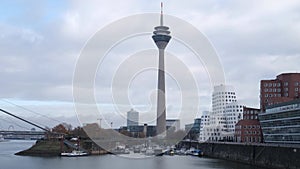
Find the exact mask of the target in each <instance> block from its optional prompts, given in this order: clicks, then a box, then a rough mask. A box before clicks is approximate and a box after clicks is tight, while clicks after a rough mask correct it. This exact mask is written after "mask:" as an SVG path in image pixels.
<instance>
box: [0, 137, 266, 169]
mask: <svg viewBox="0 0 300 169" xmlns="http://www.w3.org/2000/svg"><path fill="white" fill-rule="evenodd" d="M33 144H34V141H8V142H0V169H253V168H255V167H253V166H249V165H244V164H239V163H234V162H229V161H224V160H218V159H210V158H199V157H191V156H162V157H152V158H143V159H130V158H125V157H119V156H114V155H103V156H85V157H29V156H16V155H14V153H16V152H18V151H20V150H24V149H27V148H29V147H31V146H32V145H33ZM256 169H260V168H256Z"/></svg>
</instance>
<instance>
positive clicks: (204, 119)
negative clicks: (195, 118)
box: [199, 111, 211, 142]
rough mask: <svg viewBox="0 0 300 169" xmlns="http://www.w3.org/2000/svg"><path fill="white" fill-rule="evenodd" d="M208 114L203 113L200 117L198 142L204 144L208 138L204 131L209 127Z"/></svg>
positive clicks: (207, 112) (206, 112)
mask: <svg viewBox="0 0 300 169" xmlns="http://www.w3.org/2000/svg"><path fill="white" fill-rule="evenodd" d="M210 114H211V112H209V111H203V112H202V115H201V122H200V133H199V141H201V142H205V141H206V140H207V139H208V138H207V136H206V135H205V132H204V129H205V128H206V127H207V126H209V124H210V122H209V119H210Z"/></svg>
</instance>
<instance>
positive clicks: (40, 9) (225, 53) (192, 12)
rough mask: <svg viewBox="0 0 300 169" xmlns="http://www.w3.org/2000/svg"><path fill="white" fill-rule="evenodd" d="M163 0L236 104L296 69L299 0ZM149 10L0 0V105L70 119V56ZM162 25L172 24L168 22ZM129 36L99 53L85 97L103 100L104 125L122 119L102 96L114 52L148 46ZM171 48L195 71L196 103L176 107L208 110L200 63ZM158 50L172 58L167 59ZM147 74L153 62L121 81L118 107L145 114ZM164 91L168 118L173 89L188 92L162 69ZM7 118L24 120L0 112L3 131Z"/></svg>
mask: <svg viewBox="0 0 300 169" xmlns="http://www.w3.org/2000/svg"><path fill="white" fill-rule="evenodd" d="M163 2H164V13H165V14H167V15H171V16H174V17H178V18H180V19H183V20H185V21H187V22H188V23H190V24H192V25H193V26H195V27H196V28H197V29H198V30H199V31H201V33H203V34H204V35H205V36H206V37H207V39H208V40H209V41H210V42H211V44H212V45H213V46H214V48H215V50H216V52H217V53H218V56H219V59H220V62H221V64H222V66H223V70H224V74H225V78H226V83H227V84H229V85H233V86H234V87H235V89H236V92H237V96H238V100H239V101H240V102H241V103H242V104H245V105H247V106H252V107H259V82H260V80H261V79H271V78H275V77H276V75H278V74H280V73H283V72H300V67H299V63H300V45H299V44H300V2H299V1H297V0H295V1H293V0H286V1H281V0H256V1H239V0H229V1H220V0H219V1H218V0H211V1H197V0H192V1H188V2H186V1H180V0H172V1H163ZM159 10H160V1H156V0H154V1H140V0H126V1H121V0H111V1H79V0H78V1H76V0H74V1H71V0H70V1H66V0H57V1H55V0H54V1H34V0H27V1H21V0H20V1H18V0H17V1H9V0H7V1H2V2H1V6H0V14H1V15H0V30H1V31H0V77H1V78H0V84H1V88H0V96H1V99H0V106H1V107H2V108H4V109H6V110H9V111H12V112H14V113H15V114H17V115H20V116H22V117H26V118H28V119H31V120H32V121H34V122H39V123H40V124H42V125H44V126H45V125H46V126H53V125H55V124H57V123H58V122H62V121H66V122H68V123H72V124H73V125H74V126H76V125H78V124H79V123H78V121H77V115H76V113H75V108H74V104H73V95H72V80H73V73H74V70H75V65H76V62H77V59H78V57H79V55H80V51H81V50H82V48H83V47H84V45H85V44H86V43H87V41H88V40H89V39H90V38H91V37H92V36H93V35H94V34H95V33H96V32H97V31H99V30H101V28H103V27H105V26H107V25H109V24H111V23H113V22H114V21H116V20H118V19H121V18H123V17H126V16H131V15H134V14H143V13H159ZM143 22H145V23H141V24H147V21H143ZM157 24H158V18H157ZM165 24H166V25H168V20H165ZM128 26H130V25H128ZM154 26H157V25H152V26H150V29H149V30H150V31H152V30H153V27H154ZM170 30H171V32H172V27H171V28H170ZM136 42H140V41H138V39H137V40H134V39H132V40H131V41H130V40H129V41H127V42H126V43H127V44H126V43H124V44H123V45H120V46H119V47H118V48H116V50H115V51H112V52H111V53H110V55H107V57H108V58H109V59H107V60H106V61H107V63H106V64H105V65H106V66H103V67H101V69H102V70H104V72H106V73H104V74H103V72H102V74H101V71H99V74H97V77H96V79H95V85H96V86H97V89H95V90H96V91H100V92H99V93H98V94H97V93H96V94H95V96H96V97H97V100H98V101H99V103H98V104H101V105H104V109H102V110H103V112H104V115H103V117H104V118H105V119H106V121H107V122H108V123H110V122H111V121H113V122H114V126H119V125H125V124H126V121H125V119H124V118H122V117H120V113H119V114H117V115H116V114H115V111H116V110H115V107H114V105H113V102H111V98H110V97H109V96H110V95H109V94H107V93H109V91H110V84H109V83H108V82H109V80H108V81H106V80H105V79H109V77H111V76H112V72H113V71H115V70H113V69H114V68H115V67H116V66H117V65H120V61H119V60H118V58H119V59H122V58H124V55H125V57H126V56H127V55H128V54H125V53H126V51H125V49H128V48H127V46H129V45H131V46H138V47H139V46H141V47H144V46H143V45H145V46H146V48H147V49H148V46H147V45H153V46H152V49H156V46H155V45H154V43H153V42H152V40H151V38H149V42H145V41H143V40H141V42H143V43H140V44H139V45H135V43H136ZM103 43H105V42H103ZM144 43H145V44H144ZM147 43H149V44H147ZM99 45H101V44H99ZM126 45H127V46H126ZM172 46H173V48H172ZM174 46H176V41H172V42H170V44H169V46H168V48H167V52H168V49H169V55H170V56H171V54H172V55H174V52H176V49H177V50H179V49H180V48H175V47H174ZM177 46H179V45H178V44H177ZM182 50H184V49H182ZM182 53H185V52H183V51H182ZM122 54H123V55H122ZM154 54H155V53H154ZM175 55H176V53H175ZM177 55H179V56H176V57H180V58H181V61H182V62H184V63H185V65H186V66H187V67H188V69H189V71H191V72H192V74H193V75H194V76H195V78H196V81H197V84H198V87H199V86H200V87H199V90H200V91H198V93H197V95H199V97H200V101H201V103H199V105H200V107H199V110H197V112H185V113H191V114H193V116H197V115H195V114H197V113H200V114H201V112H202V111H204V110H210V107H211V92H212V87H211V86H210V85H209V84H206V83H207V82H208V81H209V80H208V76H207V74H205V69H204V67H203V65H201V63H197V62H194V60H193V59H192V57H188V55H189V54H188V53H186V55H183V54H180V52H178V53H177ZM109 56H110V57H109ZM143 56H146V54H145V55H143ZM167 57H168V58H169V60H172V59H170V58H172V57H169V56H167ZM112 58H113V59H112ZM154 58H155V56H154ZM168 58H167V60H168ZM123 60H124V59H123ZM154 61H155V60H154ZM144 62H146V61H145V60H144ZM170 62H171V61H170ZM170 65H172V64H170ZM122 73H126V72H122ZM156 76H157V75H156V72H155V70H149V71H145V73H144V74H143V75H142V76H137V77H136V78H135V79H136V80H135V81H132V84H130V85H133V86H135V87H132V88H131V90H130V91H129V95H130V97H132V98H131V99H130V100H131V103H132V104H133V105H122V106H123V109H122V110H121V111H122V112H123V114H122V113H121V114H122V115H124V114H125V113H126V110H129V109H130V107H134V108H135V109H138V110H139V111H141V113H142V112H143V111H148V112H149V111H152V115H155V112H153V111H154V109H153V107H151V104H155V97H153V90H155V87H156ZM116 83H117V84H118V82H116ZM202 84H203V85H202ZM140 86H143V87H140ZM134 89H136V90H134ZM116 90H117V89H116ZM172 90H173V92H172ZM167 91H169V93H167V97H168V100H167V101H168V103H167V105H168V111H169V112H170V114H168V115H167V116H168V117H169V118H177V114H176V113H178V109H176V105H178V104H180V99H178V98H179V97H180V96H181V95H180V93H178V91H180V92H182V93H185V92H186V93H188V92H190V91H184V90H181V89H180V88H179V87H178V85H177V84H176V80H174V79H172V77H167ZM103 93H104V94H103ZM145 93H146V94H145ZM154 93H155V92H154ZM182 93H181V94H182ZM12 103H13V104H16V105H19V106H22V107H24V108H27V109H30V110H33V111H35V112H38V113H39V114H41V115H37V114H36V113H32V112H30V111H26V110H25V109H24V108H21V107H17V106H15V105H13V104H12ZM149 106H150V108H149ZM186 111H188V110H186ZM122 115H121V116H122ZM45 116H47V117H48V118H46V117H45ZM53 119H56V120H58V121H55V120H53ZM93 121H94V122H96V121H97V119H89V120H87V121H85V120H83V121H81V123H84V122H93ZM145 122H149V121H147V120H145ZM188 122H191V121H188ZM8 125H14V127H15V128H18V125H19V127H21V128H22V127H23V128H31V127H30V126H28V125H25V124H23V123H19V122H18V121H17V120H14V119H12V118H10V117H8V116H6V115H4V114H0V129H7V126H8ZM182 126H183V124H182Z"/></svg>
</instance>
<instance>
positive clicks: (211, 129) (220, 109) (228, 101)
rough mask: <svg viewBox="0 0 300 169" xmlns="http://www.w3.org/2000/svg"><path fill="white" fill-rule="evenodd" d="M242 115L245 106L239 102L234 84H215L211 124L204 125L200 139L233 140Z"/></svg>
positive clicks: (210, 117) (210, 116) (210, 115)
mask: <svg viewBox="0 0 300 169" xmlns="http://www.w3.org/2000/svg"><path fill="white" fill-rule="evenodd" d="M242 115H243V106H242V105H240V104H239V103H238V102H237V97H236V92H235V90H234V88H233V86H229V85H223V84H221V85H218V86H215V87H214V91H213V94H212V112H211V113H210V114H209V124H207V123H206V125H205V124H204V125H203V127H202V130H201V131H202V133H200V137H199V140H200V141H220V140H228V141H229V140H233V139H234V133H235V132H234V130H235V124H236V123H237V122H238V121H239V120H240V119H242ZM204 117H205V116H204ZM206 118H207V117H206Z"/></svg>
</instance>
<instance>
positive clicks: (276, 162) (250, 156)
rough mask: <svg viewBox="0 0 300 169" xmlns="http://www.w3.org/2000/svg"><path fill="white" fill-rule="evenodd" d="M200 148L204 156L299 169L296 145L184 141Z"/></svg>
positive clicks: (270, 166) (186, 144) (255, 164)
mask: <svg viewBox="0 0 300 169" xmlns="http://www.w3.org/2000/svg"><path fill="white" fill-rule="evenodd" d="M183 145H185V146H193V147H197V148H199V149H201V150H202V151H203V153H204V156H207V157H211V158H218V159H224V160H230V161H235V162H240V163H245V164H250V165H253V166H259V167H264V168H270V169H299V168H300V147H299V146H296V145H281V146H280V145H272V144H268V145H267V144H237V143H216V142H215V143H195V142H194V143H191V144H190V145H189V143H188V142H187V143H184V144H183Z"/></svg>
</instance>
